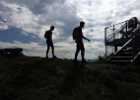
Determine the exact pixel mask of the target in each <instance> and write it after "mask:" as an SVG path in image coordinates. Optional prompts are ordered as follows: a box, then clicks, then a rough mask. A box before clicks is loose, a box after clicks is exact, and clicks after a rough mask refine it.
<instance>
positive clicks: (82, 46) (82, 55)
mask: <svg viewBox="0 0 140 100" xmlns="http://www.w3.org/2000/svg"><path fill="white" fill-rule="evenodd" d="M81 57H82V62H83V63H86V60H85V48H84V44H83V43H81Z"/></svg>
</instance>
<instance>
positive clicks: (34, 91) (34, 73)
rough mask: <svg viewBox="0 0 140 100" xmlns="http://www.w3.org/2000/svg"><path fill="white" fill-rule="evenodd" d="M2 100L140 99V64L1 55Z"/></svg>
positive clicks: (0, 87) (0, 83)
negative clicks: (80, 62)
mask: <svg viewBox="0 0 140 100" xmlns="http://www.w3.org/2000/svg"><path fill="white" fill-rule="evenodd" d="M0 81H1V82H0V100H139V99H140V67H139V66H134V65H129V66H120V65H111V64H100V63H89V64H87V65H81V64H78V65H75V64H74V63H73V62H72V61H70V60H47V59H43V58H29V57H28V58H26V57H23V58H0Z"/></svg>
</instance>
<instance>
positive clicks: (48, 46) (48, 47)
mask: <svg viewBox="0 0 140 100" xmlns="http://www.w3.org/2000/svg"><path fill="white" fill-rule="evenodd" d="M49 50H50V45H49V43H48V42H47V51H46V58H48V53H49Z"/></svg>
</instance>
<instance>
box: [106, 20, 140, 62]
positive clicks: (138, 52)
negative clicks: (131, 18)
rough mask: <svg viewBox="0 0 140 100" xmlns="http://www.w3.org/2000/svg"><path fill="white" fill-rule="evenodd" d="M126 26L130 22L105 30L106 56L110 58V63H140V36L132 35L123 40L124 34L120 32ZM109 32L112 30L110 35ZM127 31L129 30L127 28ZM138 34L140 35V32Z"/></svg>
mask: <svg viewBox="0 0 140 100" xmlns="http://www.w3.org/2000/svg"><path fill="white" fill-rule="evenodd" d="M124 25H128V20H127V21H125V22H122V23H119V24H116V25H112V26H110V27H106V28H105V51H106V56H108V57H109V60H110V62H113V63H135V62H139V61H140V36H139V35H132V36H131V37H129V38H122V34H121V33H119V31H120V29H121V27H122V26H124ZM109 30H111V32H110V33H109ZM125 30H127V26H126V29H125ZM131 34H134V33H131ZM138 34H140V32H139V33H138Z"/></svg>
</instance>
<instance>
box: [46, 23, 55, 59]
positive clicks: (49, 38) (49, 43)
mask: <svg viewBox="0 0 140 100" xmlns="http://www.w3.org/2000/svg"><path fill="white" fill-rule="evenodd" d="M54 28H55V27H54V26H53V25H52V26H50V30H48V31H46V32H45V35H44V37H45V39H46V43H47V51H46V58H48V53H49V50H50V47H51V49H52V56H53V58H56V56H55V54H54V45H53V41H52V34H53V33H52V32H53V30H54Z"/></svg>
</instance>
